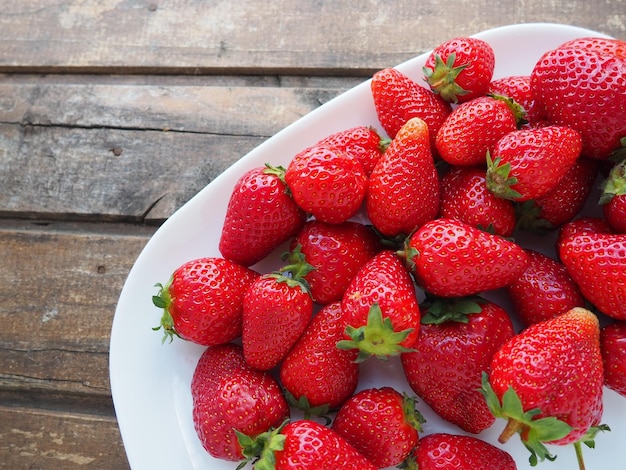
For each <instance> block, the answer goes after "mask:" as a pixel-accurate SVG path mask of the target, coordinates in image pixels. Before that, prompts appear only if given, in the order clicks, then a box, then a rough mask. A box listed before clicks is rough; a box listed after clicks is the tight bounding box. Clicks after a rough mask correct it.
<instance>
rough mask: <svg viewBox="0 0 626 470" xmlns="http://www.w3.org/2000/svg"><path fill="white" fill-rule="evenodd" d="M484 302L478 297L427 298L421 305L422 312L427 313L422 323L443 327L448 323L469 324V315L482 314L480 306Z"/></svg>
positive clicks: (423, 316)
mask: <svg viewBox="0 0 626 470" xmlns="http://www.w3.org/2000/svg"><path fill="white" fill-rule="evenodd" d="M481 302H484V300H483V299H482V298H480V297H478V296H472V297H458V298H450V299H440V298H433V297H431V298H427V299H426V300H425V301H424V302H422V304H421V305H420V310H421V311H423V312H425V313H424V315H422V318H421V322H422V324H424V325H441V324H442V323H446V322H448V321H455V322H459V323H468V322H469V318H468V316H469V315H472V314H474V313H480V312H482V311H483V308H482V307H481V306H480V304H481Z"/></svg>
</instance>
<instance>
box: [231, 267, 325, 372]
mask: <svg viewBox="0 0 626 470" xmlns="http://www.w3.org/2000/svg"><path fill="white" fill-rule="evenodd" d="M289 269H290V267H285V268H283V272H284V274H283V273H280V272H274V273H269V274H265V275H263V276H261V277H259V278H258V279H257V280H256V281H255V282H254V283H253V284H252V285H251V286H250V287H249V288H248V290H247V291H246V293H245V295H244V299H243V332H242V335H241V339H242V344H243V354H244V357H245V358H246V362H247V363H248V364H250V365H251V366H252V367H255V368H257V369H259V370H270V369H272V368H273V367H275V366H277V365H278V364H279V363H280V361H282V359H283V358H284V357H285V356H286V355H287V353H288V352H289V350H290V349H291V347H292V346H293V345H294V344H295V343H296V341H298V338H299V337H300V335H301V334H302V333H303V332H304V330H305V328H306V326H307V325H308V324H309V321H310V320H311V316H312V314H313V301H312V300H311V295H310V294H309V291H308V289H307V288H306V285H305V284H303V283H302V276H303V275H305V274H306V272H307V270H306V268H303V269H305V270H304V271H301V272H298V271H295V272H292V271H290V270H289Z"/></svg>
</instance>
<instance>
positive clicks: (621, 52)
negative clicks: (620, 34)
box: [559, 36, 626, 59]
mask: <svg viewBox="0 0 626 470" xmlns="http://www.w3.org/2000/svg"><path fill="white" fill-rule="evenodd" d="M559 47H560V48H567V47H573V48H576V49H587V50H591V51H594V52H597V53H599V54H608V55H614V56H615V57H619V58H621V59H626V41H622V40H621V39H613V38H602V37H594V36H587V37H581V38H574V39H570V40H569V41H566V42H564V43H563V44H561V45H560V46H559Z"/></svg>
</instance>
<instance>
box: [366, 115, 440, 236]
mask: <svg viewBox="0 0 626 470" xmlns="http://www.w3.org/2000/svg"><path fill="white" fill-rule="evenodd" d="M428 136H429V131H428V127H427V125H426V123H425V122H424V121H423V120H421V119H419V118H413V119H410V120H409V121H407V123H406V124H404V125H403V126H402V128H401V129H400V130H399V131H398V133H397V134H396V136H395V138H394V139H393V140H392V142H391V144H389V148H388V149H387V151H386V152H385V154H384V155H383V156H382V157H381V159H380V160H379V161H378V163H377V164H376V166H375V167H374V170H373V171H372V174H371V175H370V178H369V183H368V188H367V195H366V198H365V209H366V212H367V215H368V217H369V219H370V221H371V222H372V225H374V227H375V228H376V229H377V230H378V231H379V232H380V233H382V234H383V235H385V236H387V237H394V236H396V235H400V234H405V235H407V234H409V233H411V232H412V231H413V230H415V228H416V227H419V226H420V225H422V224H423V223H424V222H427V221H428V220H432V219H433V218H435V217H436V215H437V213H438V211H439V177H438V175H437V169H436V168H435V162H434V160H433V156H432V153H431V151H430V146H429V143H428V142H429V137H428Z"/></svg>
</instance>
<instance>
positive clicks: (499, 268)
mask: <svg viewBox="0 0 626 470" xmlns="http://www.w3.org/2000/svg"><path fill="white" fill-rule="evenodd" d="M403 256H404V257H405V260H406V263H407V265H408V266H409V267H410V269H411V271H412V272H413V273H414V274H415V277H416V281H417V283H418V285H420V286H421V287H422V288H423V289H424V290H426V291H427V292H429V293H430V294H432V295H435V296H438V297H460V296H466V295H474V294H477V293H479V292H482V291H487V290H492V289H499V288H501V287H505V286H507V285H509V284H511V283H512V282H513V281H514V280H515V279H517V277H518V276H519V275H520V274H521V273H522V271H523V270H524V268H525V267H526V263H527V262H528V259H527V255H526V253H524V250H523V249H522V248H521V247H520V246H518V245H516V244H515V243H513V242H511V241H508V240H506V239H504V238H502V237H500V236H498V235H492V234H489V233H487V232H484V231H482V230H480V229H477V228H474V227H472V226H470V225H467V224H465V223H463V222H459V221H457V220H453V219H446V218H440V219H436V220H433V221H431V222H428V223H426V224H424V225H422V227H420V229H419V230H417V231H416V232H415V233H414V234H413V235H412V236H411V237H409V238H408V240H407V241H406V247H405V251H404V254H403Z"/></svg>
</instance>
